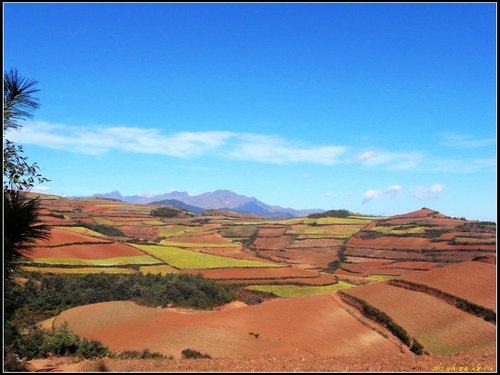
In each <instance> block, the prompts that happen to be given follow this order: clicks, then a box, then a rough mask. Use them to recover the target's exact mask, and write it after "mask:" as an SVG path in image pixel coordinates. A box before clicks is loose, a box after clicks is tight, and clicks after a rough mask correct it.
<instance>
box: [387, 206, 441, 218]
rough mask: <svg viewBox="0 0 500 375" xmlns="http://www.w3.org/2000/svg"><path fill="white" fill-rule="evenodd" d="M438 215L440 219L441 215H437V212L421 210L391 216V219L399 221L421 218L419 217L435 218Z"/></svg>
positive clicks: (426, 209) (427, 209)
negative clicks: (400, 219)
mask: <svg viewBox="0 0 500 375" xmlns="http://www.w3.org/2000/svg"><path fill="white" fill-rule="evenodd" d="M437 215H439V216H440V217H442V216H443V215H441V214H439V212H438V211H435V210H431V209H429V208H422V209H420V210H416V211H412V212H408V213H406V214H402V215H394V216H392V218H394V219H399V218H408V217H410V218H413V217H414V218H421V217H432V216H437Z"/></svg>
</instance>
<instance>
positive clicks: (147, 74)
mask: <svg viewBox="0 0 500 375" xmlns="http://www.w3.org/2000/svg"><path fill="white" fill-rule="evenodd" d="M3 6H4V30H3V31H4V70H7V69H10V68H17V69H18V71H19V73H20V74H21V75H22V76H24V77H28V78H32V79H36V80H37V81H39V84H38V88H39V89H40V90H41V91H40V92H39V93H38V95H37V96H38V98H39V99H40V104H41V107H40V108H39V109H38V110H36V111H35V112H34V117H33V119H32V120H29V121H27V122H26V123H25V124H24V126H23V127H22V129H21V130H20V131H12V132H9V133H8V134H7V138H8V139H10V140H13V141H15V142H18V143H21V144H23V146H24V149H25V153H26V155H27V156H28V157H29V159H30V160H31V161H36V162H37V163H38V164H39V166H40V168H41V172H42V174H43V175H44V176H45V177H47V178H49V179H50V181H49V182H47V183H45V184H43V185H41V186H40V187H38V190H40V191H44V192H48V193H53V194H58V195H66V196H74V195H90V194H94V193H105V192H110V191H113V190H119V191H120V192H121V193H122V194H123V195H134V194H148V195H150V194H160V193H165V192H169V191H173V190H179V191H187V192H189V193H190V194H200V193H203V192H207V191H214V190H217V189H229V190H232V191H234V192H236V193H238V194H243V195H248V196H254V197H256V198H257V199H259V200H261V201H264V202H265V203H268V204H272V205H281V206H284V207H293V208H297V209H300V208H322V209H340V208H345V209H349V210H351V211H354V212H361V213H366V214H376V215H393V214H399V213H405V212H408V211H413V210H416V209H419V208H421V207H429V208H433V209H436V210H438V211H440V212H442V213H443V214H445V215H449V216H460V217H461V216H464V217H466V218H468V219H478V220H493V221H496V218H497V211H496V205H497V195H496V191H497V189H496V188H497V185H496V110H497V108H496V99H497V98H496V84H497V77H496V11H497V9H496V3H479V4H476V3H470V4H464V3H455V4H453V3H442V4H433V3H428V4H424V3H420V4H419V3H410V4H405V3H401V4H390V3H386V4H382V3H380V4H368V3H366V4H356V3H352V4H348V3H346V4H336V3H330V4H328V3H302V4H298V3H288V4H286V3H275V4H266V3H261V4H257V3H254V4H252V3H247V4H244V3H241V4H237V3H232V4H224V3H212V4H202V3H199V4H196V3H191V4H173V3H147V4H143V3H137V4H134V3H121V4H111V3H110V4H99V3H93V4H92V3H88V4H82V3H68V4H60V3H46V4H40V3H33V4H28V3H25V4H23V3H7V4H5V3H4V5H3Z"/></svg>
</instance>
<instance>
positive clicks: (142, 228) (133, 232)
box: [116, 224, 158, 240]
mask: <svg viewBox="0 0 500 375" xmlns="http://www.w3.org/2000/svg"><path fill="white" fill-rule="evenodd" d="M116 228H117V229H119V230H121V231H122V232H123V233H124V234H125V235H126V236H127V237H133V238H142V239H146V240H154V239H156V238H157V237H158V228H157V227H155V226H153V225H146V224H144V225H120V226H117V227H116Z"/></svg>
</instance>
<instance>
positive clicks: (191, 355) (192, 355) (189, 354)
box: [181, 349, 212, 359]
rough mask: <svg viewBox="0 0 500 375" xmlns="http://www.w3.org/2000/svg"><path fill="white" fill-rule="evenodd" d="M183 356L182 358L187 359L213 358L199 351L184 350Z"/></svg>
mask: <svg viewBox="0 0 500 375" xmlns="http://www.w3.org/2000/svg"><path fill="white" fill-rule="evenodd" d="M181 354H182V358H185V359H199V358H212V357H210V356H209V355H208V354H202V353H200V352H199V351H197V350H193V349H184V350H183V351H182V353H181Z"/></svg>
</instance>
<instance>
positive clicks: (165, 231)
mask: <svg viewBox="0 0 500 375" xmlns="http://www.w3.org/2000/svg"><path fill="white" fill-rule="evenodd" d="M163 224H165V223H163ZM158 229H159V232H158V236H161V237H175V236H178V235H181V234H192V233H198V232H199V231H200V228H199V227H194V226H188V225H166V226H164V227H161V228H158Z"/></svg>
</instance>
